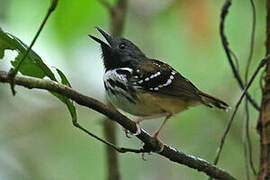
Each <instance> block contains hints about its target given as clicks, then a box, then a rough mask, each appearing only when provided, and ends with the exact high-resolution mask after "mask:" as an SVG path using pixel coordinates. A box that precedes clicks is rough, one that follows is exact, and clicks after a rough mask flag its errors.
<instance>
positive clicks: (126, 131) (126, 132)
mask: <svg viewBox="0 0 270 180" xmlns="http://www.w3.org/2000/svg"><path fill="white" fill-rule="evenodd" d="M124 131H125V134H126V137H127V138H131V137H130V136H129V135H128V133H129V132H128V130H127V129H124Z"/></svg>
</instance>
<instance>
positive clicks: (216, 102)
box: [200, 92, 230, 110]
mask: <svg viewBox="0 0 270 180" xmlns="http://www.w3.org/2000/svg"><path fill="white" fill-rule="evenodd" d="M200 96H201V98H202V103H203V104H204V105H206V106H208V107H211V108H212V107H213V106H215V107H217V108H219V109H224V110H228V109H229V108H230V106H229V105H228V104H226V103H225V102H223V101H221V100H220V99H217V98H215V97H213V96H210V95H208V94H205V93H203V92H200Z"/></svg>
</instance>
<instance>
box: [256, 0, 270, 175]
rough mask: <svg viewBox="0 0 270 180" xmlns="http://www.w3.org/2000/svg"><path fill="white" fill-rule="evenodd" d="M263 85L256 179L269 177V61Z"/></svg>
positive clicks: (269, 41)
mask: <svg viewBox="0 0 270 180" xmlns="http://www.w3.org/2000/svg"><path fill="white" fill-rule="evenodd" d="M266 13H267V16H266V54H270V0H266ZM264 83H265V85H264V86H263V87H262V93H263V95H262V104H261V110H260V118H259V120H258V125H257V129H258V133H259V134H260V148H261V150H260V169H259V173H258V176H257V179H258V180H264V179H269V177H270V63H269V62H267V65H266V69H265V77H264Z"/></svg>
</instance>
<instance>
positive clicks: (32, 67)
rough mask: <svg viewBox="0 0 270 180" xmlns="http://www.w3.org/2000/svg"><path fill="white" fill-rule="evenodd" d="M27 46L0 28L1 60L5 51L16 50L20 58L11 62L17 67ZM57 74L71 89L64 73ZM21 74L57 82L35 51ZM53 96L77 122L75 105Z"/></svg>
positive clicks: (60, 97) (56, 95) (21, 67)
mask: <svg viewBox="0 0 270 180" xmlns="http://www.w3.org/2000/svg"><path fill="white" fill-rule="evenodd" d="M27 48H28V47H27V45H25V44H24V43H23V42H22V41H21V40H20V39H19V38H17V37H15V36H13V35H11V34H9V33H5V32H4V31H2V29H1V28H0V58H1V59H2V58H3V57H4V52H5V50H16V51H17V52H18V56H17V57H16V58H15V60H14V61H11V64H12V66H14V67H16V66H17V65H18V63H19V61H20V60H21V58H22V57H23V55H24V53H25V52H26V51H27ZM56 70H57V73H58V74H59V76H60V78H61V82H62V84H65V85H67V86H69V87H71V85H70V83H69V81H68V80H67V78H66V76H65V75H64V73H62V71H60V70H59V69H56ZM19 72H20V73H22V74H23V75H27V76H32V77H37V78H41V79H42V78H44V77H45V76H47V77H49V78H50V79H51V80H53V81H57V80H56V78H55V76H54V74H53V72H52V71H51V70H50V68H49V67H48V66H47V65H46V64H45V63H44V62H43V61H42V59H41V58H40V57H39V55H37V54H36V53H35V52H34V51H32V50H30V52H29V54H28V56H27V57H26V59H25V60H24V61H23V63H22V65H21V66H20V69H19ZM51 94H52V95H54V96H55V97H57V98H58V99H59V100H60V101H62V102H63V103H65V104H66V106H67V108H68V110H69V112H70V115H71V117H72V120H73V121H76V120H77V113H76V108H75V106H74V104H73V103H72V102H71V101H70V100H69V99H68V98H67V97H65V96H62V95H60V94H58V93H54V92H51Z"/></svg>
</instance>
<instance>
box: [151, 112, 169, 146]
mask: <svg viewBox="0 0 270 180" xmlns="http://www.w3.org/2000/svg"><path fill="white" fill-rule="evenodd" d="M170 117H172V114H169V115H167V116H166V118H165V119H164V121H163V122H162V124H161V126H160V128H159V129H158V130H157V131H156V132H155V133H154V136H153V137H154V138H155V139H156V140H157V141H158V142H159V144H160V145H161V149H163V146H164V145H163V143H162V142H161V141H160V140H159V139H158V135H159V133H160V131H161V129H162V128H163V126H164V125H165V124H166V123H167V121H168V120H169V119H170Z"/></svg>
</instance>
